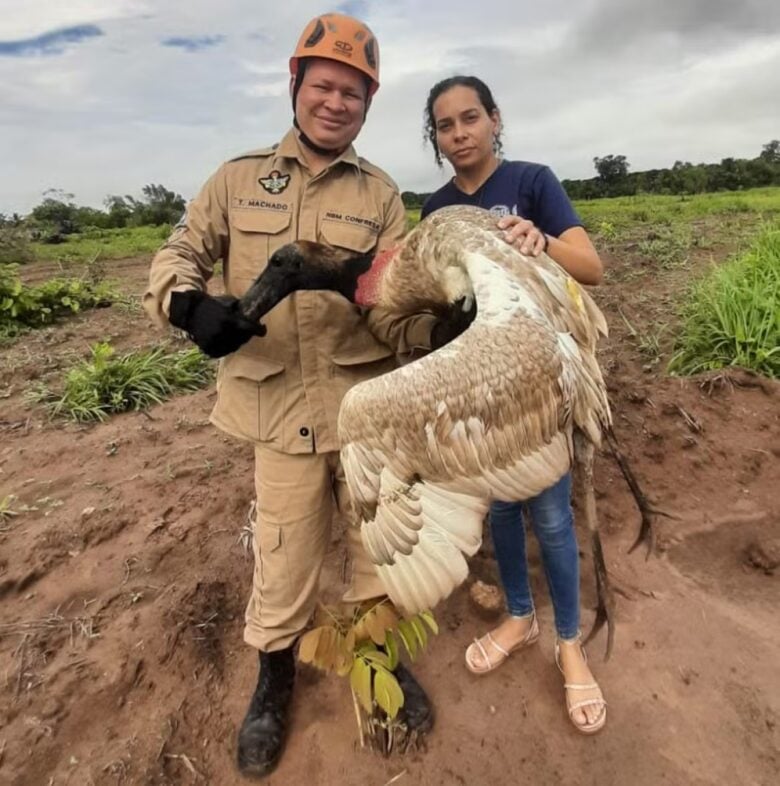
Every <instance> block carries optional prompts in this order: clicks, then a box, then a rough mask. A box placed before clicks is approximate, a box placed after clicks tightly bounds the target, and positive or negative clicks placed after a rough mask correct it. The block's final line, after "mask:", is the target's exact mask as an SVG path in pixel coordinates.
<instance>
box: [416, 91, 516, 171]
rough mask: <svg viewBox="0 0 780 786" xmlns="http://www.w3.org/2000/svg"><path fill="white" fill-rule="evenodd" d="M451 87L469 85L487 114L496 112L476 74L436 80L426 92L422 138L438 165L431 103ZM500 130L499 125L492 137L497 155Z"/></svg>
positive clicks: (500, 149) (500, 150)
mask: <svg viewBox="0 0 780 786" xmlns="http://www.w3.org/2000/svg"><path fill="white" fill-rule="evenodd" d="M453 87H470V88H471V89H472V90H474V91H475V92H476V94H477V96H479V101H480V103H481V104H482V106H483V107H484V108H485V111H486V112H487V113H488V115H492V114H493V112H498V105H497V104H496V100H495V99H494V98H493V94H492V93H491V92H490V88H489V87H488V86H487V85H486V84H485V83H484V82H483V81H482V80H481V79H479V78H478V77H476V76H451V77H450V78H449V79H442V80H441V82H437V83H436V84H435V85H434V86H433V87H432V88H431V92H430V93H428V100H427V101H426V102H425V113H424V138H425V139H426V140H427V141H428V142H430V143H431V145H432V146H433V153H434V156H435V157H436V163H437V164H438V165H439V166H441V153H440V152H439V146H438V145H437V144H436V119H435V118H434V116H433V105H434V103H436V99H437V98H438V97H439V96H440V95H441V94H442V93H446V92H447V91H448V90H450V89H451V88H453ZM501 130H502V129H501V126H500V125H499V127H498V131H497V132H496V136H495V138H494V139H493V152H494V153H495V154H496V155H497V156H500V155H501V153H502V152H503V149H504V148H503V145H502V144H501Z"/></svg>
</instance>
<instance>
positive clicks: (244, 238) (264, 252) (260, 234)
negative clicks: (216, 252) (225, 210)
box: [225, 210, 292, 284]
mask: <svg viewBox="0 0 780 786" xmlns="http://www.w3.org/2000/svg"><path fill="white" fill-rule="evenodd" d="M291 221H292V213H291V212H290V211H288V210H284V211H279V212H273V211H271V210H234V211H233V212H232V213H231V214H230V250H229V252H228V264H227V270H226V275H225V277H226V280H227V281H228V284H229V282H230V279H231V278H245V279H250V280H251V279H254V278H255V277H256V276H257V275H258V274H259V273H260V272H261V271H262V270H263V269H264V268H265V266H266V264H267V263H268V258H269V257H270V256H271V254H273V253H274V251H276V250H277V249H278V248H281V247H282V246H283V245H284V244H285V243H288V242H290V240H291V238H290V237H289V234H288V232H287V230H288V229H289V227H290V222H291Z"/></svg>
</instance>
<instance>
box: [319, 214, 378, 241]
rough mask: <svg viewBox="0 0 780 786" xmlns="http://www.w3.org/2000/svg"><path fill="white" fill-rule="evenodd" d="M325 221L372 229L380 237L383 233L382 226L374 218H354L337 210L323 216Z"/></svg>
mask: <svg viewBox="0 0 780 786" xmlns="http://www.w3.org/2000/svg"><path fill="white" fill-rule="evenodd" d="M323 220H325V221H339V222H340V223H342V224H351V225H353V226H361V227H365V228H366V229H370V230H371V231H372V232H373V233H374V234H375V235H378V234H379V233H380V232H381V231H382V225H381V224H380V223H379V222H378V221H376V220H375V219H373V218H366V217H365V216H353V215H351V214H349V213H340V212H338V211H336V210H328V211H327V212H326V213H325V215H324V216H323Z"/></svg>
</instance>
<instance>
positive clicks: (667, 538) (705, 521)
mask: <svg viewBox="0 0 780 786" xmlns="http://www.w3.org/2000/svg"><path fill="white" fill-rule="evenodd" d="M727 250H728V249H719V248H716V249H714V250H713V249H712V248H709V249H707V251H706V252H705V251H704V250H702V251H700V252H696V253H695V254H694V255H693V257H692V259H691V260H690V262H689V263H688V265H687V266H684V267H677V268H672V269H669V270H663V269H657V268H654V267H653V265H652V261H651V260H646V259H641V258H640V257H638V256H637V254H636V252H635V251H632V249H631V248H626V247H624V248H622V249H620V248H618V249H616V253H615V257H616V258H615V259H614V260H611V267H610V274H609V276H608V280H607V283H606V284H605V285H604V286H603V287H601V289H600V290H598V291H597V292H596V293H595V294H596V297H597V299H598V300H599V302H600V303H601V304H602V305H603V307H604V309H605V311H606V313H607V316H608V318H609V321H610V324H611V326H612V329H613V334H612V336H611V337H610V339H609V340H608V341H607V342H605V345H604V348H603V352H602V362H603V367H604V369H605V371H606V373H607V376H608V382H609V388H610V392H611V396H612V402H613V409H614V414H615V422H616V431H617V434H618V437H619V438H620V440H621V443H622V445H623V448H624V450H625V452H626V453H627V455H628V456H629V457H630V458H631V460H632V462H633V466H634V469H635V471H636V473H637V475H638V476H639V477H640V479H641V481H642V482H643V484H644V485H645V488H646V489H647V490H648V492H649V493H650V495H651V497H652V498H653V499H654V500H655V501H656V502H657V503H658V504H659V505H660V506H661V507H663V508H664V509H665V510H667V511H669V512H673V513H675V514H676V515H677V516H678V518H676V519H670V520H662V521H661V522H659V533H660V535H659V541H660V554H659V555H658V556H657V557H652V558H650V559H649V560H647V561H646V560H645V558H644V555H643V554H641V553H637V552H635V553H633V554H631V555H628V554H627V548H628V546H629V545H630V543H631V542H632V539H633V536H634V534H635V531H636V527H637V524H638V515H637V513H636V510H635V508H634V506H633V502H632V499H631V497H630V495H629V493H628V490H627V488H626V487H625V484H624V483H623V481H622V478H621V476H620V475H619V473H618V470H617V468H616V466H615V465H614V463H613V462H612V461H611V460H610V459H609V458H608V457H607V456H602V457H600V458H599V461H598V465H597V468H596V483H597V497H598V503H599V514H600V518H601V522H602V531H603V533H604V538H605V548H606V552H607V562H608V566H609V569H610V571H611V573H612V575H613V578H614V580H615V582H616V584H617V585H618V588H619V590H620V595H619V598H618V616H619V620H618V630H617V639H616V648H615V652H614V654H613V657H612V659H611V660H610V661H609V662H607V663H604V662H602V659H601V654H602V648H603V645H604V641H605V639H604V636H603V635H601V636H600V637H599V638H598V639H597V641H596V642H595V643H594V644H593V645H591V646H590V649H589V651H590V655H591V660H592V662H593V668H594V671H595V672H596V674H597V676H598V678H599V680H600V681H601V684H602V686H603V689H604V692H605V695H606V698H607V700H608V702H609V717H608V723H607V728H606V729H605V730H604V732H602V733H601V734H600V735H598V736H596V737H594V738H584V737H581V736H579V735H578V734H577V733H576V732H575V731H574V730H573V729H572V727H571V726H570V725H569V722H568V720H567V718H566V714H565V711H564V705H563V687H562V680H561V677H560V675H559V673H558V671H557V669H556V667H555V665H554V663H553V658H552V645H553V633H552V627H551V608H550V604H549V600H548V598H547V594H546V589H545V583H544V580H543V576H542V573H541V570H540V566H539V562H538V557H537V556H536V553H535V552H534V551H532V555H531V557H532V580H533V584H534V588H535V594H536V597H537V603H538V606H539V609H540V618H541V622H542V624H543V634H542V639H541V645H540V646H538V647H536V648H533V649H532V650H530V651H528V652H527V653H525V654H523V655H517V656H514V657H512V658H511V660H510V661H509V662H508V663H507V664H506V665H505V666H504V667H503V668H501V669H500V670H498V671H496V672H495V673H493V674H491V675H489V676H487V677H475V676H472V675H471V674H469V672H467V671H466V669H465V666H464V664H463V651H464V649H465V647H466V645H467V644H468V642H469V641H470V640H471V639H472V638H473V637H474V636H475V635H478V634H479V633H481V632H483V631H484V629H485V625H486V624H487V623H486V622H484V621H483V620H481V619H480V618H479V617H478V616H477V615H476V613H475V612H474V610H473V608H472V605H471V604H470V602H469V597H468V588H467V587H463V588H461V589H460V590H459V591H458V592H456V593H455V595H454V596H453V597H452V598H450V599H449V600H448V601H447V602H446V603H445V604H443V605H442V607H441V608H439V609H437V612H436V613H437V617H438V619H439V621H440V623H441V628H442V630H441V633H440V635H439V636H438V637H436V638H435V639H434V640H433V642H432V644H431V646H430V648H429V651H428V652H427V653H426V654H425V655H424V656H423V657H422V658H421V659H420V660H419V662H418V663H417V664H416V666H415V672H416V674H417V675H418V676H419V678H420V680H421V682H423V684H424V685H425V687H426V688H427V690H428V691H429V693H430V695H431V696H432V697H433V700H434V701H435V704H436V708H437V712H438V718H437V724H436V727H435V730H434V732H433V734H432V735H431V736H430V738H429V740H428V744H427V749H426V750H420V751H417V752H415V753H414V754H409V755H406V756H393V757H390V758H388V759H382V758H379V757H377V756H375V755H373V754H370V753H367V752H364V751H361V750H359V749H358V748H357V746H356V727H355V722H354V713H353V707H352V702H351V699H350V696H349V691H348V689H347V687H346V685H345V684H344V683H343V682H342V681H341V680H339V679H337V678H336V677H331V676H324V675H321V674H320V673H318V672H315V671H313V670H311V669H309V668H306V669H301V671H300V679H299V681H298V684H297V688H296V695H295V704H294V709H293V717H292V733H291V735H290V739H289V744H288V747H287V750H286V753H285V756H284V758H283V761H282V763H281V765H280V767H279V768H278V770H277V771H276V772H275V773H274V774H273V775H272V776H271V777H270V778H268V779H267V780H266V783H268V784H275V785H277V786H281V785H282V784H285V785H287V784H290V785H291V786H296V785H297V784H361V785H362V784H371V785H376V786H383V785H384V784H389V783H393V784H398V786H412V785H413V784H431V785H433V784H442V785H444V784H468V785H469V786H471V785H472V784H477V785H479V784H486V786H499V785H502V784H515V783H522V782H528V783H533V784H548V783H549V784H570V783H571V784H574V783H577V784H599V786H608V785H609V784H616V785H617V784H621V785H622V784H642V785H644V784H648V785H650V784H660V783H668V784H697V785H698V784H701V785H702V786H703V785H704V784H770V783H772V784H773V783H776V782H777V777H778V776H777V773H778V771H780V679H779V678H778V676H777V664H778V652H780V626H779V625H778V622H777V609H778V607H779V606H780V578H779V577H778V570H776V569H775V568H774V567H773V564H776V555H777V546H778V542H779V541H778V539H779V538H780V493H779V492H778V489H780V471H779V469H778V467H779V466H780V464H779V463H778V457H780V439H779V437H780V407H779V406H778V405H779V404H780V385H778V384H777V383H771V382H768V381H767V380H764V379H761V378H758V377H754V376H752V375H749V374H745V373H742V372H734V373H729V374H723V375H713V376H710V377H707V378H699V379H689V380H678V379H673V378H669V377H666V376H664V375H663V373H662V368H663V365H664V362H665V359H666V357H667V356H668V355H667V352H668V339H669V335H670V331H666V332H665V333H663V334H662V337H661V342H660V347H659V350H658V352H656V351H655V350H653V348H652V347H648V346H647V345H646V344H645V345H644V346H643V348H642V349H640V348H639V346H638V345H639V343H640V341H639V338H638V337H636V336H632V335H631V333H630V331H629V327H628V324H630V325H631V328H632V329H633V330H634V332H636V333H638V334H639V336H642V335H649V334H650V333H652V332H653V331H654V330H655V329H656V327H657V326H658V325H659V324H661V323H668V322H670V321H672V320H673V309H672V306H671V303H672V302H673V300H674V298H675V297H676V295H677V293H678V292H679V291H680V287H681V284H682V282H684V281H685V279H686V278H687V277H688V276H690V274H691V271H692V270H694V271H695V270H696V269H697V268H698V267H699V266H700V265H701V264H703V263H705V262H706V261H707V260H708V259H709V258H710V255H711V254H713V253H714V254H715V255H716V256H722V255H723V254H724V253H725V251H727ZM618 256H620V260H621V261H618V258H617V257H618ZM147 266H148V259H136V260H124V261H122V262H118V263H112V265H111V269H112V271H114V272H115V273H116V275H117V276H118V277H119V279H120V280H121V281H122V285H123V288H124V289H125V290H126V291H127V292H128V293H138V292H140V291H141V290H142V288H143V284H144V279H145V275H146V269H147ZM53 270H54V267H53V266H44V265H36V266H32V267H30V269H29V271H28V275H30V276H31V277H34V278H36V279H39V280H40V279H41V278H45V277H46V276H47V275H48V274H50V273H51V272H52V271H53ZM618 306H620V311H621V312H622V314H623V316H624V317H625V318H626V320H628V324H627V323H626V321H625V320H624V319H623V318H622V317H621V315H620V313H619V312H618V310H617V308H618ZM104 338H111V340H112V341H113V343H114V344H115V345H116V346H117V347H119V348H122V349H125V348H129V347H133V346H140V345H143V344H149V343H153V342H155V341H157V340H159V336H158V335H157V334H156V333H155V332H154V330H153V329H152V328H151V327H150V326H149V325H148V324H147V322H146V320H145V318H144V317H143V316H142V314H141V313H140V310H139V309H138V308H135V309H133V308H126V307H125V308H121V307H116V306H115V307H112V308H109V309H104V310H99V311H95V312H92V313H89V314H85V315H82V316H79V317H77V318H74V319H71V320H68V321H67V322H64V323H62V324H61V325H59V326H57V327H55V328H52V329H47V330H44V331H39V332H37V333H31V334H29V335H27V336H25V337H23V338H21V339H19V340H17V341H16V342H14V343H13V344H10V345H6V346H4V347H3V348H2V365H0V439H1V440H2V441H1V442H0V500H2V499H3V498H4V497H6V495H15V496H16V498H17V499H16V500H15V502H14V503H13V504H12V506H11V507H12V508H13V509H15V510H16V511H17V512H18V513H19V515H17V516H12V517H6V518H0V604H2V605H0V782H1V783H3V784H9V786H48V785H49V784H51V786H55V785H59V784H73V785H74V786H75V785H78V786H82V784H83V785H85V786H86V785H88V784H149V785H150V786H152V785H155V786H158V785H159V786H162V784H191V783H192V784H195V783H201V784H213V785H214V786H230V784H239V783H243V782H244V781H243V779H242V778H241V777H240V776H239V775H238V774H237V772H236V769H235V766H234V740H235V735H236V730H237V727H238V724H239V723H240V721H241V718H242V716H243V713H244V711H245V708H246V703H247V701H248V697H249V695H250V693H251V691H252V690H253V688H254V682H255V679H256V657H255V653H254V652H253V651H251V650H250V649H249V648H248V647H246V646H245V645H244V644H243V642H242V614H243V607H244V603H245V599H246V595H247V591H248V588H249V586H250V580H251V571H252V563H251V551H250V552H249V553H248V552H247V551H246V549H245V547H244V542H242V528H243V527H245V525H246V523H247V516H248V513H249V510H250V504H251V501H252V497H253V486H252V451H251V448H250V447H248V446H246V445H242V444H239V443H237V442H235V441H233V440H231V439H228V438H226V437H224V436H223V435H221V434H220V433H219V432H217V431H216V430H214V429H213V428H212V427H211V426H210V425H209V424H208V422H207V418H208V413H209V410H210V408H211V406H212V403H213V395H214V394H213V391H212V390H205V391H201V392H199V393H196V394H193V395H189V396H183V397H180V398H177V399H176V400H173V401H170V402H168V403H166V404H164V405H162V406H159V407H155V408H154V409H153V410H151V411H150V412H149V413H148V414H146V415H144V414H128V415H123V416H119V417H115V418H112V419H111V420H110V421H109V422H107V423H104V424H100V425H97V426H89V427H85V426H75V425H63V424H62V423H53V422H47V420H46V418H45V414H44V413H43V412H42V411H41V410H40V409H39V408H36V407H30V406H28V405H27V404H25V403H24V400H23V394H24V391H25V389H26V388H27V387H29V386H30V385H31V384H33V381H35V380H39V379H42V380H48V381H49V382H50V383H54V382H55V381H56V380H57V379H58V378H59V377H60V375H61V374H62V373H63V370H64V369H65V368H66V367H67V366H68V364H69V363H71V362H72V360H73V359H74V358H75V357H77V356H83V355H84V354H85V353H86V351H87V348H88V346H89V345H90V344H91V343H93V342H95V341H96V340H100V339H104ZM584 542H585V540H584V539H583V543H584ZM773 554H774V555H775V562H774V563H773V557H772V555H773ZM342 556H343V546H342V542H341V539H340V538H339V537H338V536H334V541H333V548H332V552H331V558H330V560H329V564H328V567H327V570H326V573H325V575H324V576H323V586H327V587H329V588H330V589H331V590H333V589H337V587H338V584H339V582H340V580H341V567H342ZM582 567H583V603H584V608H585V611H584V624H585V625H587V624H589V622H590V619H591V617H592V612H591V609H592V606H593V600H594V593H593V572H592V570H591V567H590V557H589V554H583V560H582ZM473 575H474V577H475V578H480V579H482V580H486V581H491V580H492V581H494V580H495V577H496V571H495V566H494V564H493V562H492V560H491V558H490V546H489V544H486V546H485V547H484V548H483V550H482V552H481V553H480V554H479V555H478V556H477V557H476V558H475V559H474V561H473Z"/></svg>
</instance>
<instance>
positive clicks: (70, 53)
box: [0, 0, 780, 212]
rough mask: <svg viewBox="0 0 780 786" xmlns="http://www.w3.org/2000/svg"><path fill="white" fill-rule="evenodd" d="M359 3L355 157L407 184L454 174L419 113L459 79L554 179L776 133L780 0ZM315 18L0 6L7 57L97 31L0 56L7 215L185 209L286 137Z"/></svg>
mask: <svg viewBox="0 0 780 786" xmlns="http://www.w3.org/2000/svg"><path fill="white" fill-rule="evenodd" d="M626 2H627V3H630V5H631V8H634V6H637V8H639V7H640V5H641V4H639V0H626ZM642 2H643V3H644V0H642ZM0 3H2V4H3V6H5V5H7V4H8V0H0ZM333 5H334V6H338V2H337V3H334V4H333ZM361 5H362V7H363V8H364V9H365V12H366V14H365V15H366V20H367V21H368V23H369V24H370V25H371V26H372V28H373V29H374V31H375V33H376V34H377V36H378V37H379V41H380V47H381V66H382V88H381V90H380V92H379V93H378V94H377V97H376V99H375V101H374V104H373V106H372V108H371V112H370V113H369V118H368V122H367V124H366V127H365V128H364V130H363V132H362V134H361V136H360V138H359V139H358V142H357V147H358V150H359V152H360V153H361V154H362V155H364V156H366V157H367V158H369V159H371V160H373V161H375V162H376V163H377V164H379V165H380V166H382V167H384V168H385V169H387V170H388V172H389V173H390V174H391V175H392V176H393V178H394V179H395V180H396V181H397V182H398V183H399V185H400V186H401V188H403V189H408V190H418V191H419V190H430V189H432V188H434V187H436V186H438V185H439V184H441V183H442V182H444V179H445V178H446V177H447V176H448V172H447V171H443V172H442V171H439V170H437V168H436V166H435V165H434V163H433V155H432V152H431V150H430V149H429V148H424V147H423V144H422V134H423V132H422V111H423V106H424V103H425V98H426V96H427V93H428V91H429V89H430V88H431V86H432V85H433V84H434V82H436V81H437V80H438V79H441V78H444V77H446V76H451V75H452V74H453V73H455V72H457V71H465V72H470V73H474V74H476V75H478V76H481V77H483V78H484V79H485V80H486V81H487V82H488V83H489V84H490V86H491V87H492V89H493V91H494V93H495V95H496V98H497V100H498V102H499V105H500V106H501V108H502V111H503V114H504V121H505V128H506V132H505V150H506V153H507V155H508V156H510V157H513V158H524V159H530V160H541V161H543V162H545V163H549V164H550V165H551V166H552V167H553V168H554V169H555V171H556V172H557V173H558V174H559V176H560V177H587V176H590V175H591V174H592V173H593V168H592V158H593V156H594V155H604V154H607V153H622V154H625V155H626V156H627V157H628V159H629V161H630V163H631V165H632V168H633V169H635V170H637V169H642V168H649V167H655V166H666V165H670V164H671V163H673V162H674V160H675V159H678V158H681V159H686V160H692V161H713V160H719V159H720V158H722V157H725V156H730V155H734V156H754V155H756V154H757V153H758V152H759V150H760V147H761V145H762V144H763V143H765V142H767V141H769V140H770V139H772V138H776V137H778V136H780V104H778V102H777V100H776V96H777V95H780V76H779V75H780V30H778V26H777V20H778V14H777V13H776V12H775V8H776V2H775V0H749V3H748V5H747V6H746V9H747V10H746V11H745V13H744V14H742V16H741V17H740V18H739V19H736V17H735V14H736V15H737V16H739V14H738V13H737V11H736V10H734V9H731V10H730V8H729V6H728V4H726V3H725V0H717V1H716V2H715V3H714V5H712V4H708V3H705V2H704V0H677V2H676V3H675V9H674V13H672V11H671V10H669V9H667V11H668V12H664V13H660V12H659V14H657V15H656V16H655V17H653V19H652V20H650V17H647V16H645V17H641V18H642V19H643V20H644V21H643V22H642V24H638V23H635V24H632V18H634V17H632V16H631V14H630V13H629V12H628V11H627V10H626V8H627V6H626V8H624V6H623V5H622V4H618V3H617V0H591V2H589V3H587V4H583V3H580V2H576V1H575V0H548V1H547V2H545V3H544V4H539V3H530V2H528V1H527V0H521V2H518V0H494V2H492V3H491V4H490V5H489V6H487V5H486V6H485V7H484V8H483V7H481V6H479V5H478V4H475V3H474V2H473V0H447V2H445V0H429V2H427V3H420V2H418V1H417V0H415V1H414V2H412V0H397V1H396V2H393V3H388V2H379V0H373V1H370V0H368V1H366V2H363V3H362V4H361ZM708 8H710V11H711V12H708V11H707V9H708ZM735 8H736V7H735ZM621 9H622V10H621ZM713 9H714V10H713ZM762 9H764V10H765V11H766V13H765V15H764V16H763V17H762V16H761V13H762ZM321 10H322V6H321V3H320V2H314V0H293V1H292V2H284V3H276V4H269V3H265V4H259V3H258V2H257V0H223V2H222V3H221V4H219V6H217V5H216V4H214V3H213V1H212V0H187V1H186V2H185V0H69V2H67V3H64V2H63V3H52V2H51V0H25V2H24V3H21V2H15V3H14V4H13V6H11V7H9V8H5V7H3V9H2V13H1V14H0V43H3V42H9V41H10V42H13V41H20V40H25V39H29V38H35V37H38V36H41V35H43V34H45V33H48V32H51V31H53V30H58V29H62V28H67V27H71V26H73V27H78V26H82V25H96V26H97V27H98V28H100V30H101V31H102V32H103V35H100V36H92V37H89V38H84V39H83V40H81V41H78V42H76V43H69V44H68V45H67V46H66V47H64V48H63V51H62V53H61V54H57V55H41V54H36V55H34V56H25V57H19V56H17V57H9V56H6V57H2V56H0V137H1V138H2V140H3V144H2V147H0V171H2V173H3V177H2V178H0V212H11V211H19V212H24V211H27V210H29V209H30V208H31V207H32V206H33V205H34V204H36V203H37V202H38V201H39V200H40V195H41V193H42V192H43V191H44V190H45V189H46V188H48V187H50V186H58V187H62V188H64V189H66V190H67V191H71V192H74V193H75V194H76V198H77V200H78V201H79V202H81V203H88V204H95V205H99V204H101V202H102V200H103V198H104V197H105V196H106V195H107V194H110V193H139V192H140V189H141V187H142V186H143V185H145V184H146V183H150V182H158V183H163V184H164V185H166V186H167V187H169V188H173V189H175V190H177V191H180V192H181V193H183V194H184V195H185V196H191V195H192V194H194V192H195V191H196V190H197V188H198V187H199V185H200V184H201V183H202V182H203V181H204V180H205V178H206V177H207V176H208V175H209V174H210V172H211V171H212V170H213V169H214V168H215V167H216V166H217V165H218V164H219V162H220V161H222V160H224V159H226V158H229V157H231V156H233V155H237V154H239V153H241V152H243V151H245V150H249V149H252V148H256V147H262V146H265V145H268V144H270V143H272V142H274V141H277V140H278V139H279V137H280V136H281V135H282V134H283V133H284V132H285V131H286V129H287V128H288V127H289V124H290V121H291V109H290V102H289V97H288V92H287V90H288V77H287V59H288V58H289V56H290V54H291V51H292V48H293V46H294V44H295V41H296V40H297V37H298V35H299V34H300V31H301V29H302V27H303V25H304V23H305V22H306V21H308V19H309V18H311V17H312V16H314V15H315V14H316V13H318V12H320V11H321ZM637 13H639V11H637ZM635 18H637V19H638V18H640V17H635ZM697 18H701V20H702V24H701V25H699V26H698V27H697V26H696V20H697ZM761 19H763V20H764V23H763V24H759V21H760V20H761ZM648 20H650V21H648ZM651 21H652V24H650V22H651ZM732 22H733V24H732ZM171 38H174V39H193V40H197V39H204V38H209V39H213V41H214V43H213V44H212V45H210V46H208V47H205V48H202V49H201V50H200V51H194V52H193V51H187V50H186V49H184V48H181V47H178V48H177V47H170V46H163V44H162V42H163V41H164V40H166V39H171ZM618 44H619V45H618ZM0 51H1V50H0Z"/></svg>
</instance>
